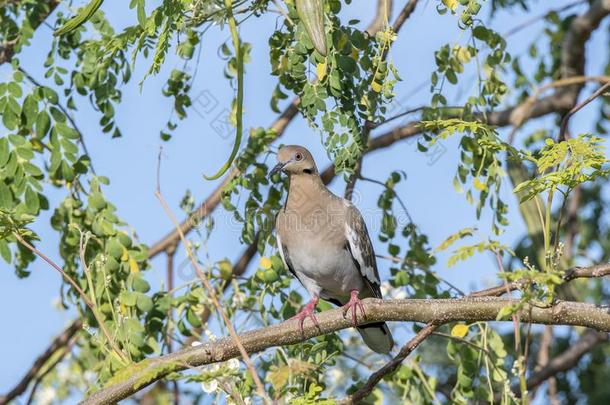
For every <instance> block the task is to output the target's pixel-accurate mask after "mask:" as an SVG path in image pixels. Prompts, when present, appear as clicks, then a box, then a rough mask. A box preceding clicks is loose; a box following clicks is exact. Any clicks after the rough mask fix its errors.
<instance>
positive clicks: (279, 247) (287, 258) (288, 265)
mask: <svg viewBox="0 0 610 405" xmlns="http://www.w3.org/2000/svg"><path fill="white" fill-rule="evenodd" d="M275 240H276V242H277V250H279V252H280V257H281V258H282V262H284V267H286V268H287V269H288V270H289V271H290V272H291V273H292V275H293V276H295V277H296V278H297V279H298V277H297V273H295V271H294V267H292V263H291V262H290V256H289V255H288V249H286V246H284V245H283V244H282V239H281V238H280V233H279V232H276V233H275Z"/></svg>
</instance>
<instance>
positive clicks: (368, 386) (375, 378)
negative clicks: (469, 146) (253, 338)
mask: <svg viewBox="0 0 610 405" xmlns="http://www.w3.org/2000/svg"><path fill="white" fill-rule="evenodd" d="M609 274H610V263H607V264H601V265H597V266H592V267H589V268H575V269H571V270H569V271H567V272H566V276H565V277H564V280H565V281H566V282H567V281H570V280H573V279H574V278H580V277H584V278H588V277H603V276H605V275H609ZM518 285H519V282H516V283H508V284H507V283H504V284H502V285H500V286H497V287H494V288H488V289H486V290H482V291H477V292H475V293H471V294H470V295H468V297H467V298H475V297H497V296H499V295H503V294H504V293H505V292H507V291H512V290H515V289H517V288H518ZM445 323H446V322H445ZM442 324H443V322H438V321H431V322H429V323H428V324H427V325H426V326H425V327H424V328H423V329H421V330H420V331H419V332H418V333H417V334H416V335H415V336H414V337H413V338H412V339H411V340H409V341H408V342H407V343H406V344H405V345H404V346H403V347H402V348H401V349H400V352H398V354H397V355H396V356H395V357H394V358H393V359H392V360H390V361H389V362H388V363H386V364H385V365H384V366H383V367H381V368H380V369H379V370H377V371H376V372H374V373H373V374H371V376H370V377H369V379H368V380H367V382H366V383H365V384H364V385H363V386H362V387H361V388H360V389H358V391H356V392H355V393H354V394H353V395H352V396H350V397H347V398H346V399H345V402H347V403H357V402H358V401H359V400H361V399H363V398H365V397H366V396H368V395H369V394H370V393H371V392H372V391H373V389H374V388H375V387H376V386H377V384H378V383H379V381H381V380H382V379H383V378H384V377H385V376H386V375H388V374H390V373H392V372H394V371H395V370H396V369H397V368H398V367H399V366H400V365H401V364H402V362H403V361H404V359H406V358H407V357H408V356H409V354H411V352H413V350H415V349H416V348H417V346H419V345H420V344H421V343H422V342H423V341H424V340H426V338H428V336H430V335H431V334H432V333H433V332H435V331H436V329H438V327H439V326H441V325H442Z"/></svg>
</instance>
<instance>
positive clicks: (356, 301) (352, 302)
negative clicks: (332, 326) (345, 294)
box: [343, 290, 366, 326]
mask: <svg viewBox="0 0 610 405" xmlns="http://www.w3.org/2000/svg"><path fill="white" fill-rule="evenodd" d="M350 309H351V310H352V322H353V323H354V326H355V325H357V324H358V321H357V316H356V312H357V310H358V309H359V310H360V312H361V313H362V317H363V318H366V312H365V311H364V305H362V301H360V298H358V290H352V293H351V297H350V299H349V301H348V302H347V304H345V305H344V306H343V317H344V318H345V316H346V315H347V313H348V312H349V310H350Z"/></svg>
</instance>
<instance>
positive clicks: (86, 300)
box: [13, 232, 127, 361]
mask: <svg viewBox="0 0 610 405" xmlns="http://www.w3.org/2000/svg"><path fill="white" fill-rule="evenodd" d="M13 235H14V236H15V238H16V239H17V241H18V242H19V243H21V245H23V246H24V247H25V248H27V249H28V250H30V251H31V252H32V253H34V254H35V255H36V256H38V257H40V258H41V259H42V260H44V261H45V262H47V263H48V264H49V265H51V267H53V268H54V269H55V270H57V271H58V272H59V273H60V274H61V275H62V276H63V278H64V279H65V280H66V281H67V282H68V283H70V285H71V286H72V287H74V289H75V290H76V291H77V292H78V294H79V295H80V297H81V299H82V300H83V302H84V303H85V305H87V307H89V309H90V310H91V312H92V313H93V316H94V318H95V320H96V321H97V323H98V327H99V328H100V330H101V331H102V333H103V334H104V336H105V337H106V340H107V341H108V344H109V345H110V346H112V349H113V352H114V353H115V354H116V355H117V356H118V357H119V358H120V359H121V360H122V361H127V359H126V358H125V355H124V354H123V352H122V351H121V349H120V348H119V347H118V346H117V345H116V343H115V342H114V340H113V339H112V338H111V336H110V333H109V332H108V330H107V329H106V326H105V325H104V320H103V319H102V318H101V317H100V315H99V313H98V311H97V309H96V308H95V304H94V303H93V302H92V301H91V300H90V299H89V297H88V296H87V294H85V292H84V291H83V290H82V289H81V288H80V286H79V285H78V284H77V283H76V281H74V280H73V279H72V278H71V277H70V276H69V275H68V274H67V273H66V272H65V271H64V269H62V268H61V267H60V266H59V265H57V264H56V263H55V262H54V261H53V260H51V259H50V258H49V257H48V256H46V255H45V254H44V253H42V252H41V251H40V250H38V249H36V248H35V247H34V246H32V245H31V244H29V243H28V242H27V241H26V240H25V239H23V237H22V236H21V235H19V233H18V232H13ZM85 265H86V264H85V263H83V266H85Z"/></svg>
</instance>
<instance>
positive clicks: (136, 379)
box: [82, 297, 610, 404]
mask: <svg viewBox="0 0 610 405" xmlns="http://www.w3.org/2000/svg"><path fill="white" fill-rule="evenodd" d="M517 302H518V301H517V300H513V299H504V298H493V297H492V298H462V299H412V300H379V299H371V298H368V299H365V300H363V304H364V306H365V312H366V320H363V319H360V320H359V322H358V324H359V325H362V324H366V323H371V322H382V321H402V322H426V323H427V322H433V323H434V324H445V323H449V322H456V321H464V322H477V321H494V320H496V317H497V315H498V313H499V312H500V311H501V310H502V308H504V307H505V306H507V305H513V304H516V303H517ZM317 318H318V324H319V328H318V327H316V326H315V325H313V323H307V324H306V326H305V328H304V331H303V333H301V332H300V330H299V324H298V322H293V321H285V322H282V323H280V324H278V325H273V326H269V327H265V328H261V329H257V330H254V331H251V332H246V333H243V334H241V335H240V337H239V339H240V341H241V343H242V344H243V347H244V348H245V350H246V351H247V352H248V353H255V352H259V351H262V350H265V349H267V348H270V347H275V346H285V345H291V344H296V343H300V342H303V341H305V340H307V339H310V338H313V337H316V336H320V335H323V334H327V333H332V332H336V331H339V330H342V329H347V328H350V327H352V326H353V324H352V322H351V319H348V318H345V317H344V316H343V310H342V309H341V308H337V309H333V310H329V311H324V312H322V313H321V314H319V315H318V316H317ZM522 320H523V321H525V322H532V323H539V324H552V325H571V326H584V327H588V328H593V329H596V330H600V331H610V312H609V311H608V307H600V306H595V305H592V304H585V303H578V302H567V301H562V302H557V303H556V304H555V305H553V306H550V307H545V308H542V307H537V306H528V307H527V308H526V309H525V310H524V311H523V314H522ZM237 356H239V349H238V347H237V345H236V343H235V340H234V339H233V338H231V337H228V338H224V339H221V340H218V341H216V342H209V343H205V344H203V345H200V346H196V347H191V348H186V349H183V350H180V351H177V352H174V353H171V354H168V355H165V356H161V357H159V358H157V359H150V360H146V362H147V363H146V365H144V367H142V366H143V365H139V366H137V367H134V370H133V373H131V376H130V377H129V378H127V379H126V380H124V381H120V382H117V383H115V384H112V385H110V386H108V387H106V388H104V389H102V390H100V391H98V392H96V393H95V394H93V395H91V397H89V398H88V399H86V400H84V401H83V402H82V403H83V404H110V403H114V402H116V401H119V400H122V399H125V398H127V397H129V396H130V395H132V394H134V393H135V392H137V391H139V390H140V389H142V388H144V387H146V386H148V385H149V384H151V383H153V382H155V381H157V380H159V379H161V378H163V377H164V376H166V375H167V374H169V373H170V372H175V371H181V370H184V369H186V368H190V367H198V366H201V365H205V364H210V363H216V362H221V361H226V360H229V359H231V358H234V357H237Z"/></svg>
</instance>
